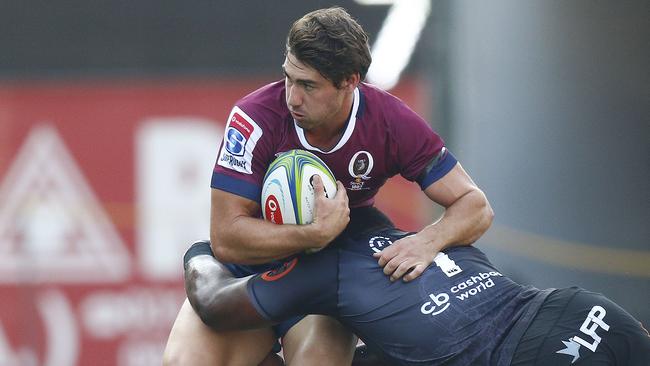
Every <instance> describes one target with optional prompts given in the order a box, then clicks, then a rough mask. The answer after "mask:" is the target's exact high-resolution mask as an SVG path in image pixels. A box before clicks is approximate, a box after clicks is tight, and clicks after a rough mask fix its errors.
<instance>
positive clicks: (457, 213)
mask: <svg viewBox="0 0 650 366" xmlns="http://www.w3.org/2000/svg"><path fill="white" fill-rule="evenodd" d="M493 217H494V212H493V211H492V207H491V206H490V203H489V202H488V200H487V197H486V196H485V194H484V193H483V192H482V191H481V190H480V189H478V188H476V189H473V190H471V191H469V192H467V193H466V194H465V195H463V196H462V197H460V198H459V199H458V200H456V202H454V203H453V204H452V205H451V206H449V207H448V208H447V209H446V210H445V212H444V214H443V216H442V217H441V218H440V220H438V221H436V222H435V223H433V224H431V225H429V226H427V227H425V228H424V229H423V230H422V231H421V232H420V233H419V234H418V235H422V236H423V237H424V238H426V239H427V240H428V241H430V242H431V243H432V245H433V247H434V248H435V250H436V251H440V250H442V249H445V248H448V247H451V246H458V245H469V244H471V243H473V242H475V241H476V240H478V239H479V238H480V237H481V235H483V233H485V231H487V229H488V228H489V227H490V225H491V224H492V219H493Z"/></svg>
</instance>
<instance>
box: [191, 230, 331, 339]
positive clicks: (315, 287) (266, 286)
mask: <svg viewBox="0 0 650 366" xmlns="http://www.w3.org/2000/svg"><path fill="white" fill-rule="evenodd" d="M337 262H338V254H337V252H336V251H327V250H325V251H321V252H319V253H316V254H313V255H306V256H305V255H303V256H298V257H296V258H293V259H292V260H290V261H287V262H286V263H284V265H283V266H280V267H278V268H277V269H276V270H274V271H271V272H266V273H264V274H263V275H257V276H249V277H245V278H235V277H233V275H232V274H231V273H230V272H229V271H228V270H227V269H226V268H225V267H224V266H223V265H222V264H221V263H219V261H217V260H216V259H215V258H214V257H213V254H212V250H211V248H210V244H209V243H208V242H197V243H195V244H194V245H193V246H192V247H191V248H190V249H189V250H188V251H187V252H186V253H185V256H184V263H185V292H186V294H187V298H188V300H189V302H190V304H191V305H192V307H193V308H194V310H195V312H196V313H197V314H198V315H199V317H200V318H201V320H202V321H203V322H204V323H205V324H206V325H208V326H209V327H211V328H212V329H215V330H217V331H225V330H239V329H250V328H259V327H265V326H269V325H271V324H273V323H277V322H279V321H282V320H284V319H288V318H290V317H293V316H296V315H303V314H330V315H331V314H333V313H334V312H335V311H336V309H337V300H338V297H337V295H336V294H337V291H338V266H337Z"/></svg>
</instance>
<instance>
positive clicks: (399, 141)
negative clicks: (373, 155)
mask: <svg viewBox="0 0 650 366" xmlns="http://www.w3.org/2000/svg"><path fill="white" fill-rule="evenodd" d="M393 103H394V105H393V106H390V108H389V109H390V118H391V120H393V121H394V123H392V124H391V139H392V141H391V146H392V154H393V159H394V160H395V162H396V165H397V166H398V169H399V173H400V174H401V175H402V176H403V177H404V178H405V179H407V180H410V181H415V182H417V183H418V184H419V185H420V188H422V189H423V190H424V189H425V188H427V187H428V186H429V185H431V184H432V183H434V182H435V181H437V180H439V179H440V178H442V177H444V176H445V175H446V174H447V173H448V172H449V171H450V170H451V169H452V168H453V167H454V166H455V165H456V163H457V161H456V158H455V157H454V156H453V155H452V154H451V153H450V152H449V150H448V149H447V148H446V147H445V142H444V141H443V139H442V138H441V137H440V136H438V134H436V133H435V132H434V131H433V130H432V129H431V127H430V126H429V124H428V123H427V122H426V121H425V120H424V119H422V117H420V116H419V115H418V114H417V113H415V112H414V111H413V110H411V109H410V108H409V107H408V106H407V105H406V104H404V103H403V102H401V101H399V100H395V101H394V102H393Z"/></svg>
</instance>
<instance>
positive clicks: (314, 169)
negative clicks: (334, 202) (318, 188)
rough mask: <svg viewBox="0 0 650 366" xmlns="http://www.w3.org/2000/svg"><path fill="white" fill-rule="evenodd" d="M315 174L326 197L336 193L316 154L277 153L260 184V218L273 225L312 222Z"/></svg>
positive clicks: (324, 167) (293, 151) (329, 174)
mask: <svg viewBox="0 0 650 366" xmlns="http://www.w3.org/2000/svg"><path fill="white" fill-rule="evenodd" d="M315 174H318V175H319V176H320V178H321V181H322V182H323V187H324V188H325V194H326V195H327V197H329V198H333V197H334V195H335V194H336V179H335V178H334V174H332V171H331V170H330V169H329V168H328V167H327V165H325V163H324V162H323V161H322V160H321V159H320V158H319V157H318V156H316V155H314V154H312V153H310V152H309V151H305V150H290V151H287V152H284V153H282V154H280V155H279V156H278V157H277V158H276V159H275V160H274V161H273V162H272V163H271V165H270V166H269V168H268V170H267V171H266V175H265V176H264V183H263V184H262V197H261V198H262V202H261V204H262V216H264V219H266V220H268V221H271V222H273V223H276V224H298V225H303V224H309V223H311V222H312V221H313V219H314V187H313V186H312V184H311V177H312V176H314V175H315Z"/></svg>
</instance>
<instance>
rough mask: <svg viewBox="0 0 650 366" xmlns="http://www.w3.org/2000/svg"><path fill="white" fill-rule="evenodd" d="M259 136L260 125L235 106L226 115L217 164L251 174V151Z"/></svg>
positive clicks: (260, 133) (260, 132)
mask: <svg viewBox="0 0 650 366" xmlns="http://www.w3.org/2000/svg"><path fill="white" fill-rule="evenodd" d="M261 136H262V129H261V128H260V126H259V125H258V124H257V123H255V121H253V119H252V118H250V117H249V116H248V115H247V114H246V113H245V112H244V111H243V110H241V109H240V108H239V107H236V106H235V107H234V108H233V110H232V112H230V117H228V124H227V125H226V131H225V133H224V141H223V147H222V148H221V152H220V154H219V161H218V164H219V165H221V166H222V167H224V168H228V169H232V170H236V171H238V172H240V173H244V174H253V170H252V167H251V164H252V162H253V151H254V150H255V145H257V141H258V140H259V139H260V137H261Z"/></svg>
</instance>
